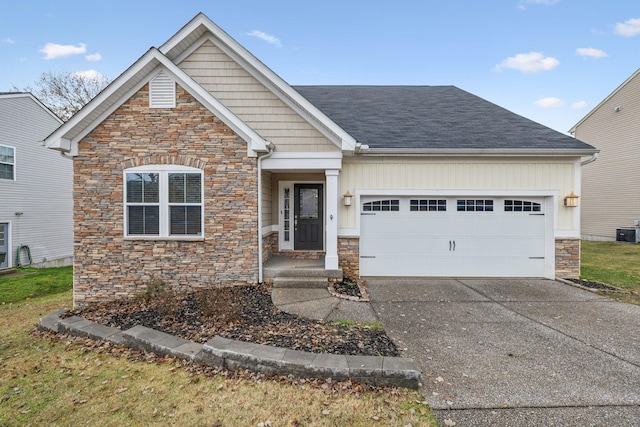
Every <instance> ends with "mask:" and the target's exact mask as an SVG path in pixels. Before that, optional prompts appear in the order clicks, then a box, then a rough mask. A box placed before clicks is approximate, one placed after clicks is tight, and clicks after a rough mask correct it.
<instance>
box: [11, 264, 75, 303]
mask: <svg viewBox="0 0 640 427" xmlns="http://www.w3.org/2000/svg"><path fill="white" fill-rule="evenodd" d="M18 273H19V275H18V276H17V277H10V276H9V275H6V276H0V304H10V303H16V302H20V301H24V300H26V299H28V298H36V297H40V296H44V295H50V294H57V293H60V292H64V291H67V290H70V289H71V288H72V286H73V267H58V268H41V269H38V268H28V269H19V270H18Z"/></svg>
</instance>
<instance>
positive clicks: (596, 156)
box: [580, 153, 598, 166]
mask: <svg viewBox="0 0 640 427" xmlns="http://www.w3.org/2000/svg"><path fill="white" fill-rule="evenodd" d="M597 158H598V153H593V154H592V155H591V157H589V158H588V159H587V160H584V161H583V162H582V163H580V166H584V165H588V164H589V163H593V162H595V161H596V159H597Z"/></svg>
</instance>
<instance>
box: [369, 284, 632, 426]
mask: <svg viewBox="0 0 640 427" xmlns="http://www.w3.org/2000/svg"><path fill="white" fill-rule="evenodd" d="M367 283H368V290H369V293H370V297H371V305H372V307H373V309H374V310H375V312H376V314H377V316H378V317H379V319H380V321H381V322H382V323H383V325H384V327H385V330H386V331H387V333H388V334H389V336H390V337H391V338H392V339H393V340H394V341H395V342H396V344H398V345H399V347H401V349H402V351H403V355H404V356H406V357H410V358H412V359H413V360H414V362H415V363H416V364H417V365H418V367H419V368H420V369H421V371H422V379H423V381H422V382H423V384H422V391H423V394H424V396H425V400H426V401H427V403H428V404H429V406H430V407H431V408H432V409H433V410H434V411H435V413H436V416H437V417H438V419H439V420H440V423H441V424H442V425H443V426H444V425H454V424H453V423H455V425H457V426H475V425H477V426H484V425H500V426H511V425H513V426H528V425H531V426H545V425H554V426H558V425H560V426H574V425H576V426H601V425H602V426H605V425H606V426H614V425H615V426H618V425H620V426H640V306H634V305H630V304H622V303H617V302H615V301H612V300H610V299H607V298H604V297H601V296H598V295H596V294H594V293H592V292H589V291H586V290H583V289H579V288H576V287H573V286H570V285H567V284H564V283H560V282H555V281H551V280H538V279H529V280H527V279H488V280H487V279H441V280H440V279H412V280H388V279H372V278H370V279H368V280H367Z"/></svg>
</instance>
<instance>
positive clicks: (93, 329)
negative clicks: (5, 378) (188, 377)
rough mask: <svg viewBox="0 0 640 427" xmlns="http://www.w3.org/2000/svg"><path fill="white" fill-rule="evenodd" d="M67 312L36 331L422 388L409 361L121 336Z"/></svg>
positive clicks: (137, 330) (130, 332)
mask: <svg viewBox="0 0 640 427" xmlns="http://www.w3.org/2000/svg"><path fill="white" fill-rule="evenodd" d="M65 312H66V311H65V310H58V311H55V312H53V313H51V314H49V315H48V316H45V317H43V318H41V319H40V322H39V323H38V327H39V328H40V329H42V330H48V331H52V332H56V333H58V332H60V333H67V334H70V335H74V336H79V337H84V338H90V339H95V340H102V341H108V342H111V343H114V344H122V345H126V346H128V347H130V348H134V349H137V350H143V351H151V352H153V353H156V354H158V355H161V356H170V357H175V358H179V359H185V360H191V361H193V362H197V363H204V364H207V365H209V366H219V367H225V368H228V369H247V370H250V371H254V372H261V373H264V374H267V375H293V376H296V377H302V378H331V379H334V380H337V381H342V380H346V379H351V380H353V381H355V382H358V383H363V384H372V385H376V386H396V387H406V388H412V389H417V388H418V387H419V382H420V371H419V370H418V368H417V367H416V366H415V364H414V363H413V361H412V360H410V359H406V358H401V357H386V356H348V355H338V354H327V353H309V352H304V351H297V350H291V349H286V348H281V347H273V346H269V345H264V344H255V343H249V342H244V341H236V340H231V339H227V338H223V337H220V336H215V337H213V338H212V339H211V340H209V341H207V342H206V343H204V344H199V343H196V342H193V341H189V340H186V339H183V338H179V337H176V336H173V335H171V334H167V333H165V332H161V331H157V330H155V329H152V328H147V327H145V326H134V327H133V328H131V329H127V330H125V331H121V330H120V329H117V328H112V327H109V326H105V325H101V324H99V323H95V322H92V321H89V320H86V319H84V318H82V317H78V316H71V317H67V318H62V317H61V316H62V314H63V313H65Z"/></svg>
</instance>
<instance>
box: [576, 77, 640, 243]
mask: <svg viewBox="0 0 640 427" xmlns="http://www.w3.org/2000/svg"><path fill="white" fill-rule="evenodd" d="M570 132H571V133H572V134H573V135H574V136H575V137H576V138H577V139H579V140H581V141H585V142H587V143H589V144H591V145H593V146H595V147H597V148H598V149H599V150H600V153H599V156H598V161H597V162H594V163H591V164H589V165H586V166H585V167H584V168H583V173H582V194H581V198H580V203H581V205H582V237H583V238H584V239H586V240H616V238H617V237H618V236H617V230H618V229H619V228H632V229H634V228H635V227H636V226H638V224H639V222H638V221H640V197H639V196H638V189H639V188H640V151H639V150H638V149H639V147H640V70H638V71H636V72H635V73H633V75H632V76H631V77H629V78H628V79H627V80H626V81H625V82H624V83H622V84H621V85H620V86H618V88H617V89H616V90H614V91H613V92H612V93H611V94H610V95H609V96H607V97H606V98H605V99H604V100H603V101H602V102H601V103H600V104H598V105H597V106H596V107H595V108H594V109H593V110H591V111H590V112H589V113H588V114H587V115H586V116H585V117H584V118H583V119H582V120H580V121H579V122H578V123H577V124H576V125H575V126H573V127H572V128H571V130H570ZM631 231H632V234H634V233H635V230H631ZM623 233H624V232H623ZM625 234H627V237H629V236H628V233H625ZM621 237H624V236H621ZM638 237H640V235H639V236H638Z"/></svg>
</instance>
